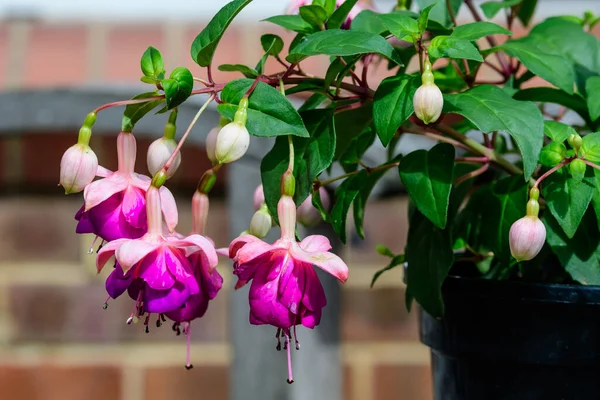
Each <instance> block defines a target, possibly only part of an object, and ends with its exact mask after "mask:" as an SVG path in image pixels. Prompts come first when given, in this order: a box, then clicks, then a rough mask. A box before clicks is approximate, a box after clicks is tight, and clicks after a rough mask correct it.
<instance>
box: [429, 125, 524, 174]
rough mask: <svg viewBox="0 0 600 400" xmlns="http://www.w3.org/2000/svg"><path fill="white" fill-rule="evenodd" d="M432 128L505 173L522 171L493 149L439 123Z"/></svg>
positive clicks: (519, 172)
mask: <svg viewBox="0 0 600 400" xmlns="http://www.w3.org/2000/svg"><path fill="white" fill-rule="evenodd" d="M433 127H434V128H435V129H437V130H438V131H440V132H441V133H443V134H445V135H446V136H449V137H451V138H452V139H454V140H456V141H458V142H460V143H462V144H464V145H465V146H467V147H469V148H470V149H471V150H472V151H474V152H476V153H478V154H480V155H482V156H484V157H487V158H488V159H489V160H490V162H492V163H494V164H496V165H498V166H499V167H502V169H504V170H505V171H506V172H508V173H510V174H513V175H520V174H522V173H523V171H522V170H521V169H520V168H519V167H517V166H516V165H514V164H513V163H511V162H510V161H508V160H507V159H505V158H504V157H502V156H501V155H500V154H497V153H496V152H495V151H494V150H493V149H488V148H487V147H485V146H484V145H482V144H481V143H479V142H477V141H475V140H473V139H471V138H468V137H466V136H465V135H463V134H462V133H460V132H458V131H456V130H454V129H452V128H451V127H449V126H447V125H444V124H439V123H438V124H434V125H433Z"/></svg>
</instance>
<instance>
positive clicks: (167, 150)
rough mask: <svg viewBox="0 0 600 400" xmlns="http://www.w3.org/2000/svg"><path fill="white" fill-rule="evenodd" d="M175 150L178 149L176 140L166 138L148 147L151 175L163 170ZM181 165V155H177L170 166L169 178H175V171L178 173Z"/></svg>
mask: <svg viewBox="0 0 600 400" xmlns="http://www.w3.org/2000/svg"><path fill="white" fill-rule="evenodd" d="M175 148H177V143H176V142H175V140H173V139H168V138H166V137H164V136H163V137H161V138H160V139H156V140H155V141H154V142H152V144H151V145H150V146H149V147H148V156H147V158H146V162H147V164H148V171H149V172H150V175H154V174H156V173H157V172H158V171H160V170H161V169H163V167H164V166H165V164H166V163H167V161H168V160H169V158H170V157H171V155H172V154H173V152H174V151H175ZM179 164H181V153H177V155H176V156H175V158H174V159H173V162H172V163H171V165H170V166H169V169H168V170H167V178H170V177H172V176H173V174H174V173H175V171H177V168H178V167H179Z"/></svg>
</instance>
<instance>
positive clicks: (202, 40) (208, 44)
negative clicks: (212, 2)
mask: <svg viewBox="0 0 600 400" xmlns="http://www.w3.org/2000/svg"><path fill="white" fill-rule="evenodd" d="M251 1H252V0H234V1H232V2H230V3H227V4H226V5H225V6H224V7H223V8H221V9H220V10H219V11H218V12H217V13H216V14H215V16H214V17H213V19H211V20H210V22H209V23H208V25H206V27H205V28H204V29H203V30H202V32H200V34H198V36H196V38H195V39H194V42H193V43H192V48H191V49H190V53H191V55H192V59H193V60H194V61H195V62H196V63H197V64H198V65H200V66H201V67H206V66H208V65H210V63H211V61H212V58H213V56H214V54H215V50H216V49H217V45H218V44H219V41H220V40H221V37H222V36H223V34H224V33H225V30H226V29H227V27H229V24H230V23H231V21H233V19H234V18H235V16H236V15H238V13H239V12H240V11H242V9H243V8H244V7H246V6H247V5H248V4H250V2H251Z"/></svg>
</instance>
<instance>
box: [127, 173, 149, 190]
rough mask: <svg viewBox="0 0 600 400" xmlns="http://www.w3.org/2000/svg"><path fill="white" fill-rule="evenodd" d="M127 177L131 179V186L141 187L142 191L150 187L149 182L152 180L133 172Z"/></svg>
mask: <svg viewBox="0 0 600 400" xmlns="http://www.w3.org/2000/svg"><path fill="white" fill-rule="evenodd" d="M129 179H130V180H131V184H132V185H133V186H135V187H137V188H140V189H142V190H143V191H144V192H145V191H147V190H148V188H149V187H150V182H152V179H150V177H148V176H146V175H142V174H138V173H135V172H134V173H132V174H131V176H130V177H129Z"/></svg>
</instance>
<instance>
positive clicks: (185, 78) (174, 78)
mask: <svg viewBox="0 0 600 400" xmlns="http://www.w3.org/2000/svg"><path fill="white" fill-rule="evenodd" d="M161 83H162V86H163V89H164V91H165V96H166V101H167V107H168V109H169V110H171V109H173V108H175V107H177V106H178V105H180V104H181V103H183V102H184V101H186V100H187V98H188V97H190V95H191V94H192V89H193V87H194V77H193V76H192V73H191V72H190V70H189V69H187V68H184V67H179V68H175V69H174V70H173V72H171V75H169V79H163V80H162V82H161Z"/></svg>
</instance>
